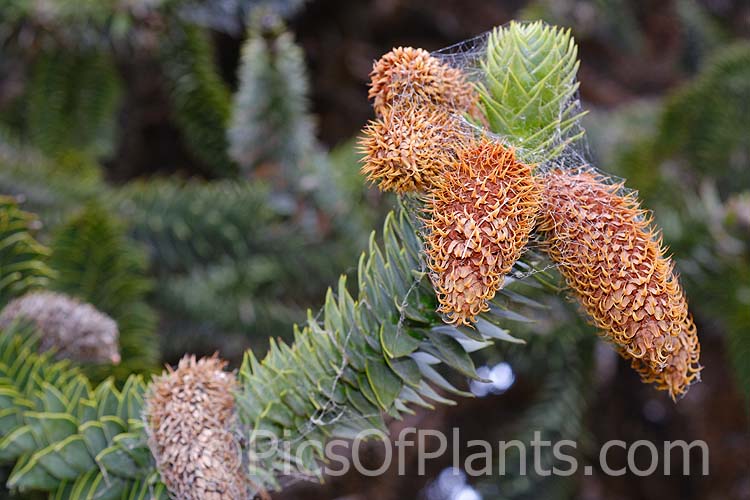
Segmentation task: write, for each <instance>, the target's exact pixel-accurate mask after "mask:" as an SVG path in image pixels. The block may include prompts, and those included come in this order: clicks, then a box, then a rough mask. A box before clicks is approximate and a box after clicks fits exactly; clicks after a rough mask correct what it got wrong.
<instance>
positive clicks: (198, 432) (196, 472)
mask: <svg viewBox="0 0 750 500" xmlns="http://www.w3.org/2000/svg"><path fill="white" fill-rule="evenodd" d="M226 364H227V363H226V361H223V360H220V359H219V358H217V357H216V356H213V357H210V358H202V359H200V360H198V361H196V359H195V356H185V357H183V358H182V359H181V360H180V362H179V364H178V365H177V368H176V369H172V368H168V371H167V372H166V373H165V374H163V375H162V376H160V377H158V378H156V379H155V380H154V381H153V383H152V384H151V386H150V387H149V391H148V394H147V397H146V421H147V424H148V425H147V429H148V432H149V447H150V448H151V452H152V453H153V455H154V458H155V459H156V466H157V468H158V469H159V473H160V475H161V478H162V480H163V481H164V484H165V485H166V486H167V488H168V489H169V491H170V493H171V494H172V495H173V496H174V497H175V498H180V499H182V500H235V499H238V498H249V495H248V493H247V490H248V482H247V480H246V479H245V476H244V474H243V466H242V454H241V449H240V444H239V441H238V439H237V436H236V435H235V432H234V426H235V424H236V415H235V403H234V391H235V389H236V388H237V382H236V380H235V378H234V376H233V375H232V374H231V373H228V372H225V371H224V367H225V366H226Z"/></svg>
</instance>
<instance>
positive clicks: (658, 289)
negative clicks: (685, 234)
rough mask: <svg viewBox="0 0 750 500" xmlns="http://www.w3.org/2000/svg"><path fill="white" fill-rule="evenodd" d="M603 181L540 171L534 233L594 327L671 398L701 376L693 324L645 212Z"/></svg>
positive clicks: (587, 174) (584, 172) (587, 172)
mask: <svg viewBox="0 0 750 500" xmlns="http://www.w3.org/2000/svg"><path fill="white" fill-rule="evenodd" d="M607 181H608V180H607V178H606V177H605V176H603V175H601V174H599V173H597V172H595V171H594V170H593V169H586V168H583V169H581V170H579V171H569V170H563V169H553V170H551V171H549V172H547V173H546V174H545V175H544V179H543V196H542V209H541V213H540V216H539V219H540V221H539V222H540V225H539V228H538V229H539V231H541V232H542V233H544V234H545V235H546V242H545V246H546V249H547V251H548V253H549V255H550V257H551V258H552V260H553V261H555V262H556V263H557V264H559V269H560V272H561V273H562V275H563V276H564V277H565V279H566V281H567V283H568V286H570V288H571V289H572V290H573V291H574V292H575V294H576V296H577V297H578V299H579V301H580V302H581V304H582V305H583V307H584V308H585V309H586V311H587V312H588V313H589V315H590V316H591V318H592V320H593V323H594V324H595V326H596V327H597V328H599V329H600V330H601V331H602V333H603V335H604V336H605V337H606V338H608V339H609V340H611V341H612V342H613V343H614V344H615V345H616V346H617V349H618V351H619V352H620V354H621V355H622V356H623V357H624V358H626V359H629V360H631V364H632V366H633V368H635V369H636V370H637V371H638V372H639V373H640V375H641V377H642V379H643V381H644V382H647V383H654V384H655V385H656V387H657V388H658V389H662V390H668V391H669V394H670V396H671V397H672V398H676V397H677V396H680V395H682V394H684V393H685V392H686V391H687V389H688V387H689V386H690V384H691V383H692V382H693V381H694V380H696V379H697V378H698V377H699V373H700V370H701V367H700V365H699V363H698V358H699V355H700V345H699V343H698V338H697V334H696V329H695V325H694V324H693V320H692V318H691V316H690V314H689V313H688V307H687V301H686V299H685V296H684V294H683V292H682V289H681V287H680V284H679V282H678V280H677V277H676V276H675V274H674V269H673V268H674V265H673V263H672V261H671V259H670V258H668V257H667V256H665V249H664V248H663V246H662V244H661V237H660V235H659V234H658V233H657V232H656V231H655V230H654V229H653V228H652V223H651V219H650V217H649V216H648V214H647V212H646V211H644V210H643V209H642V208H641V207H640V205H639V203H638V200H637V198H636V195H635V194H633V193H627V194H622V193H623V186H622V184H612V183H608V182H607Z"/></svg>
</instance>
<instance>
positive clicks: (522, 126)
mask: <svg viewBox="0 0 750 500" xmlns="http://www.w3.org/2000/svg"><path fill="white" fill-rule="evenodd" d="M577 56H578V47H577V46H576V44H575V41H574V40H573V37H572V36H571V34H570V30H563V29H562V28H558V27H555V26H549V25H546V24H544V23H543V22H541V21H538V22H534V23H519V22H516V21H512V22H511V23H510V24H509V25H507V26H504V27H500V28H495V29H494V30H493V31H492V33H490V35H489V39H488V40H487V49H486V56H485V57H484V58H483V59H482V60H481V61H480V65H481V67H482V70H483V74H484V75H485V77H486V81H484V82H480V83H479V84H478V90H479V95H480V99H481V102H482V105H483V108H484V112H485V115H486V118H487V120H488V122H489V127H490V129H491V130H492V131H493V132H494V133H496V134H498V135H500V136H502V137H505V138H506V139H507V140H508V141H509V143H510V144H511V145H513V146H515V147H517V148H518V154H519V156H520V157H521V158H522V159H523V160H524V161H531V162H544V161H548V160H551V159H553V158H555V157H556V156H557V155H559V154H560V153H561V152H562V151H563V149H564V148H565V146H566V145H567V144H569V143H571V142H573V141H575V140H576V139H578V138H579V137H581V136H582V135H583V130H582V129H580V127H578V122H579V120H580V118H581V116H582V115H583V113H582V112H581V111H580V106H579V103H578V100H577V98H576V92H577V91H578V82H577V81H576V73H577V71H578V66H579V62H578V58H577Z"/></svg>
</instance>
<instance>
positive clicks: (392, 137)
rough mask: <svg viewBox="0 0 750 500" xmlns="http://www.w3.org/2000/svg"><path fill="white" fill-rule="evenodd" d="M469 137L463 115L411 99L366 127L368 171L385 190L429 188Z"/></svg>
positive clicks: (365, 163) (364, 169)
mask: <svg viewBox="0 0 750 500" xmlns="http://www.w3.org/2000/svg"><path fill="white" fill-rule="evenodd" d="M462 139H463V134H462V133H461V131H460V123H459V120H458V119H457V118H456V117H454V116H452V115H450V114H449V113H447V112H445V111H442V110H441V109H437V108H430V107H418V106H416V105H414V104H412V103H410V102H408V101H404V102H401V103H399V104H396V105H394V106H389V107H388V108H387V110H386V112H385V114H384V115H383V116H382V117H381V118H378V119H376V120H373V121H371V122H370V123H369V124H368V125H367V127H365V129H364V135H363V137H362V139H361V140H360V150H361V152H362V153H364V157H363V159H362V161H363V166H362V173H363V174H364V175H366V176H367V179H368V180H369V181H370V182H374V183H377V184H378V187H379V188H380V189H381V190H383V191H395V192H397V193H406V192H423V191H426V190H428V189H430V188H432V187H433V186H434V185H435V184H436V183H437V182H439V180H440V178H441V176H442V175H443V172H444V170H445V169H446V168H447V167H448V166H449V165H450V164H451V163H453V161H454V156H455V148H456V147H457V145H458V144H459V143H460V142H461V140H462Z"/></svg>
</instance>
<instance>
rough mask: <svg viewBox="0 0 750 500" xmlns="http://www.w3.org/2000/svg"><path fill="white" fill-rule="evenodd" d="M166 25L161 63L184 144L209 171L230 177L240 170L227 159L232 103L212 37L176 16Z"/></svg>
mask: <svg viewBox="0 0 750 500" xmlns="http://www.w3.org/2000/svg"><path fill="white" fill-rule="evenodd" d="M168 26H169V29H168V31H167V34H166V37H165V39H164V43H163V44H162V46H161V60H162V63H163V68H164V76H165V78H166V80H167V84H168V90H169V97H170V101H171V104H172V111H173V113H174V118H175V121H176V122H177V124H178V125H179V127H180V129H181V131H182V134H183V138H184V142H185V145H186V146H187V147H188V148H189V149H190V151H192V153H193V154H194V155H195V157H196V158H197V159H198V160H200V161H201V163H202V164H203V167H204V169H205V170H206V172H207V173H210V174H212V175H215V176H217V177H232V176H234V175H235V174H236V170H237V169H236V166H235V165H234V164H232V162H231V161H230V160H229V158H228V157H227V140H226V127H227V121H228V119H229V109H230V108H229V107H230V103H231V100H230V94H229V90H228V88H227V86H226V84H225V83H224V81H223V80H222V79H221V76H220V75H219V73H218V71H217V68H216V66H215V64H214V54H213V47H212V45H211V41H210V39H209V36H208V34H207V33H206V32H205V30H203V29H202V28H200V27H198V26H194V25H189V24H186V23H183V22H180V21H179V20H177V19H176V18H174V19H171V20H169V21H168Z"/></svg>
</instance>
